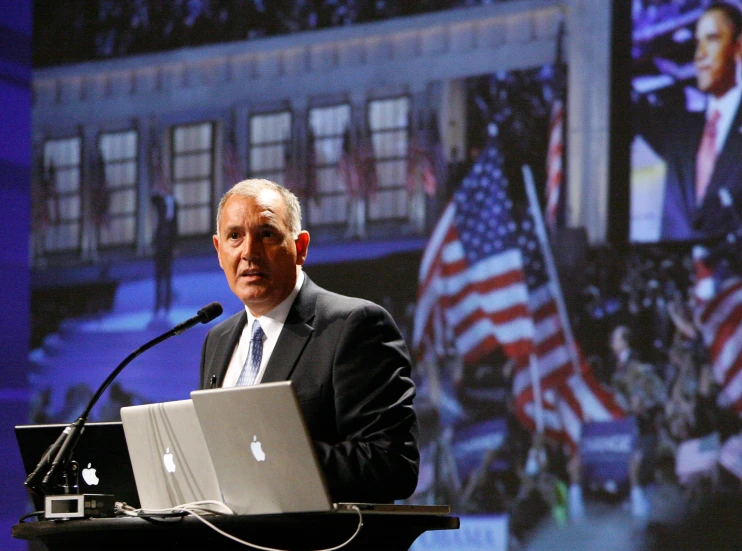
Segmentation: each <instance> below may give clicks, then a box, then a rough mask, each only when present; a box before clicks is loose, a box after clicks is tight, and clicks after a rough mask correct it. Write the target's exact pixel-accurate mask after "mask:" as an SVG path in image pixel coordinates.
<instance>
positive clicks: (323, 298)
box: [201, 276, 419, 502]
mask: <svg viewBox="0 0 742 551" xmlns="http://www.w3.org/2000/svg"><path fill="white" fill-rule="evenodd" d="M246 321H247V313H246V312H245V311H244V310H243V311H242V312H240V313H238V314H235V315H234V316H232V317H230V318H229V319H227V320H226V321H224V322H222V323H220V324H219V325H217V326H216V327H214V328H213V329H211V331H209V333H208V335H207V336H206V340H205V341H204V346H203V350H202V356H201V387H202V388H208V387H209V386H210V385H211V378H212V376H216V386H221V384H222V381H223V379H224V375H225V373H226V370H227V367H228V365H229V361H230V358H231V356H232V353H233V351H234V348H235V346H236V345H237V342H238V340H239V338H240V334H241V332H242V329H243V327H244V325H245V323H246ZM410 372H411V366H410V357H409V354H408V351H407V347H406V346H405V343H404V341H403V339H402V336H401V334H400V332H399V329H397V326H396V324H395V323H394V320H393V319H392V317H391V316H390V315H389V314H388V313H387V312H386V310H384V309H383V308H381V307H380V306H378V305H376V304H373V303H371V302H368V301H365V300H361V299H356V298H349V297H344V296H341V295H338V294H335V293H331V292H329V291H326V290H325V289H322V288H321V287H319V286H317V285H315V284H314V283H313V282H312V281H311V280H310V279H309V277H306V276H305V280H304V284H303V286H302V288H301V290H300V291H299V294H298V295H297V297H296V300H295V301H294V304H293V306H292V307H291V310H290V311H289V314H288V317H287V318H286V323H285V324H284V327H283V330H282V331H281V334H280V336H279V337H278V341H277V343H276V347H275V348H274V350H273V353H272V354H271V358H270V360H269V361H268V365H267V366H266V369H265V372H264V374H263V379H262V382H266V383H267V382H273V381H284V380H290V381H291V382H292V383H293V386H294V389H295V390H296V394H297V397H298V399H299V403H300V406H301V410H302V413H303V415H304V419H305V420H306V422H307V425H308V428H309V432H310V434H311V436H312V439H313V440H314V443H315V449H316V451H317V456H318V459H319V462H320V464H321V465H322V468H323V471H324V473H325V477H326V479H327V484H328V489H329V491H330V495H331V497H332V499H333V501H356V502H365V501H369V502H384V501H392V500H394V499H402V498H405V497H408V496H409V495H410V494H412V492H413V491H414V490H415V486H416V485H417V473H418V464H419V454H418V447H417V438H418V436H417V417H416V415H415V411H414V409H413V407H412V399H413V397H414V395H415V386H414V383H413V382H412V380H411V378H410V374H411V373H410Z"/></svg>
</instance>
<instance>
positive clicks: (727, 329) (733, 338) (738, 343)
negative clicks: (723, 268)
mask: <svg viewBox="0 0 742 551" xmlns="http://www.w3.org/2000/svg"><path fill="white" fill-rule="evenodd" d="M698 322H699V326H700V328H701V334H702V336H703V340H704V342H705V343H706V346H707V347H708V349H709V354H710V356H711V368H712V370H713V373H714V379H715V380H716V382H717V383H718V384H719V385H720V387H721V389H720V391H719V395H718V397H717V403H718V404H719V406H721V407H723V408H730V409H732V410H733V411H735V412H737V413H738V414H740V415H742V280H740V279H738V278H734V279H730V280H728V281H727V282H725V283H724V284H723V285H722V288H721V289H720V291H719V292H718V294H717V295H716V296H715V297H713V298H712V299H711V300H709V301H708V302H706V303H705V304H703V305H702V306H701V312H700V315H699V318H698Z"/></svg>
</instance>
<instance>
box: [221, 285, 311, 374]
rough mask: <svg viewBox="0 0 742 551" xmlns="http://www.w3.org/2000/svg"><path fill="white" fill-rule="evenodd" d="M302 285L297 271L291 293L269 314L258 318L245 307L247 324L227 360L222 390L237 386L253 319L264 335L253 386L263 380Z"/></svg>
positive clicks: (248, 344) (248, 349) (246, 354)
mask: <svg viewBox="0 0 742 551" xmlns="http://www.w3.org/2000/svg"><path fill="white" fill-rule="evenodd" d="M303 283H304V272H303V271H302V270H299V277H297V278H296V285H295V286H294V289H293V290H292V291H291V294H289V296H287V297H286V298H285V299H284V300H283V302H281V304H279V305H278V306H276V307H275V308H274V309H273V310H271V311H270V312H267V313H266V314H263V315H262V316H260V318H256V317H255V316H253V315H252V314H251V313H250V310H249V309H248V308H247V306H245V311H246V312H247V323H246V324H245V327H244V329H242V335H241V336H240V340H239V342H238V343H237V346H236V347H235V349H234V352H233V353H232V359H231V360H229V367H228V368H227V373H226V374H225V376H224V383H223V384H222V386H223V387H224V388H227V387H231V386H235V385H236V384H237V379H239V377H240V373H242V367H243V366H244V365H245V360H246V359H247V358H248V357H249V356H248V354H250V341H251V335H252V324H253V321H254V320H255V319H258V321H259V322H260V327H261V328H262V329H263V334H264V335H263V357H262V359H261V360H260V371H259V372H258V376H257V377H256V378H255V384H258V383H259V382H260V381H261V380H262V379H263V373H264V372H265V366H266V365H268V360H270V357H271V354H272V353H273V349H274V348H275V347H276V341H278V336H279V335H280V334H281V330H282V329H283V325H284V323H286V318H287V317H288V315H289V310H290V309H291V306H292V305H293V304H294V300H296V295H298V294H299V289H301V286H302V284H303Z"/></svg>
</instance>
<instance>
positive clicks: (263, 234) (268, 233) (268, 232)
mask: <svg viewBox="0 0 742 551" xmlns="http://www.w3.org/2000/svg"><path fill="white" fill-rule="evenodd" d="M260 235H261V237H264V238H271V237H275V236H276V232H275V231H274V230H263V231H261V232H260Z"/></svg>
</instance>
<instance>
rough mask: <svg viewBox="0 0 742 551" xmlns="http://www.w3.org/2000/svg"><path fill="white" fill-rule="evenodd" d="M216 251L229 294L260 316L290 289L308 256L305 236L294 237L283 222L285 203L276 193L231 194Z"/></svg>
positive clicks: (226, 205) (287, 293)
mask: <svg viewBox="0 0 742 551" xmlns="http://www.w3.org/2000/svg"><path fill="white" fill-rule="evenodd" d="M214 247H215V248H216V252H217V256H218V257H219V266H221V268H222V270H224V275H226V276H227V281H228V282H229V287H230V288H231V289H232V292H233V293H234V294H235V295H237V297H239V299H240V300H242V302H243V303H244V304H245V305H246V306H247V307H248V308H249V309H250V312H251V313H252V314H253V315H254V316H262V315H263V314H265V313H266V312H269V311H270V310H272V309H273V308H275V307H276V306H278V305H279V304H280V303H281V302H282V301H283V300H284V299H285V298H286V297H287V296H289V294H290V293H291V291H292V290H293V288H294V286H295V285H296V278H297V275H298V271H299V268H298V266H301V265H302V264H304V261H305V260H306V258H307V249H308V247H309V234H308V233H307V232H305V231H303V232H301V233H300V234H299V236H298V237H297V238H296V239H294V238H293V237H292V235H291V232H290V230H289V228H288V225H287V224H286V205H285V203H284V201H283V198H282V197H281V196H280V195H279V194H278V193H277V192H275V191H273V190H270V189H264V190H262V191H260V193H259V194H258V196H257V197H255V198H252V197H241V196H239V195H232V196H231V197H230V198H229V199H227V202H226V203H225V204H224V207H223V208H222V213H221V217H220V219H219V229H218V234H217V235H215V236H214Z"/></svg>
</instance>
